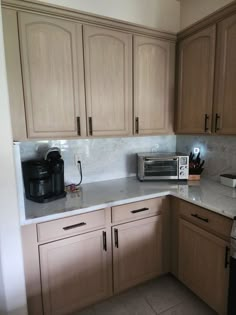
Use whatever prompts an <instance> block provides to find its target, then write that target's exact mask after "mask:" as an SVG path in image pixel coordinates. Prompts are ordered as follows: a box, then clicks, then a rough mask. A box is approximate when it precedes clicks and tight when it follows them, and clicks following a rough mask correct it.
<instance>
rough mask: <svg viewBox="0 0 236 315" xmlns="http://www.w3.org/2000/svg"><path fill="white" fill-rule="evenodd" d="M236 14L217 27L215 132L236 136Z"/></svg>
mask: <svg viewBox="0 0 236 315" xmlns="http://www.w3.org/2000/svg"><path fill="white" fill-rule="evenodd" d="M235 56H236V14H234V15H232V16H230V17H228V18H227V19H224V20H223V21H221V22H219V24H218V25H217V49H216V76H215V107H214V131H215V132H216V133H217V134H236V120H235V117H236V106H235V99H236V89H235V82H236V58H235Z"/></svg>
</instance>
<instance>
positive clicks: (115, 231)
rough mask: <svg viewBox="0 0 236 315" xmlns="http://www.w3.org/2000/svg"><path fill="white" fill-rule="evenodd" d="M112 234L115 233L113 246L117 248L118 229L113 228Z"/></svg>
mask: <svg viewBox="0 0 236 315" xmlns="http://www.w3.org/2000/svg"><path fill="white" fill-rule="evenodd" d="M114 234H115V247H116V248H119V239H118V230H117V229H114Z"/></svg>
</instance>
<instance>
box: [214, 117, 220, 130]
mask: <svg viewBox="0 0 236 315" xmlns="http://www.w3.org/2000/svg"><path fill="white" fill-rule="evenodd" d="M219 119H220V115H218V114H217V113H216V118H215V132H217V131H218V130H220V128H219V127H218V121H219Z"/></svg>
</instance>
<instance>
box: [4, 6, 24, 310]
mask: <svg viewBox="0 0 236 315" xmlns="http://www.w3.org/2000/svg"><path fill="white" fill-rule="evenodd" d="M0 5H1V2H0ZM0 87H1V98H0V109H1V115H0V135H1V136H0V139H1V140H0V141H1V142H0V143H1V149H0V165H1V176H0V314H12V315H13V314H14V315H24V314H27V311H26V298H25V283H24V272H23V259H22V249H21V238H20V226H19V213H18V206H17V191H16V181H15V169H14V161H13V145H12V134H11V123H10V112H9V100H8V90H7V80H6V69H5V56H4V46H3V34H2V16H1V8H0Z"/></svg>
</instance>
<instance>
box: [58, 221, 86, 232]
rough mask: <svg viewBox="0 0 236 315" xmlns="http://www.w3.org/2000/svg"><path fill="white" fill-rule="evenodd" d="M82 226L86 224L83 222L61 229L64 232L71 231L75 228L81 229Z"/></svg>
mask: <svg viewBox="0 0 236 315" xmlns="http://www.w3.org/2000/svg"><path fill="white" fill-rule="evenodd" d="M84 225H86V223H85V222H81V223H78V224H74V225H69V226H65V227H64V228H63V230H64V231H67V230H72V229H75V228H77V227H81V226H84Z"/></svg>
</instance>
